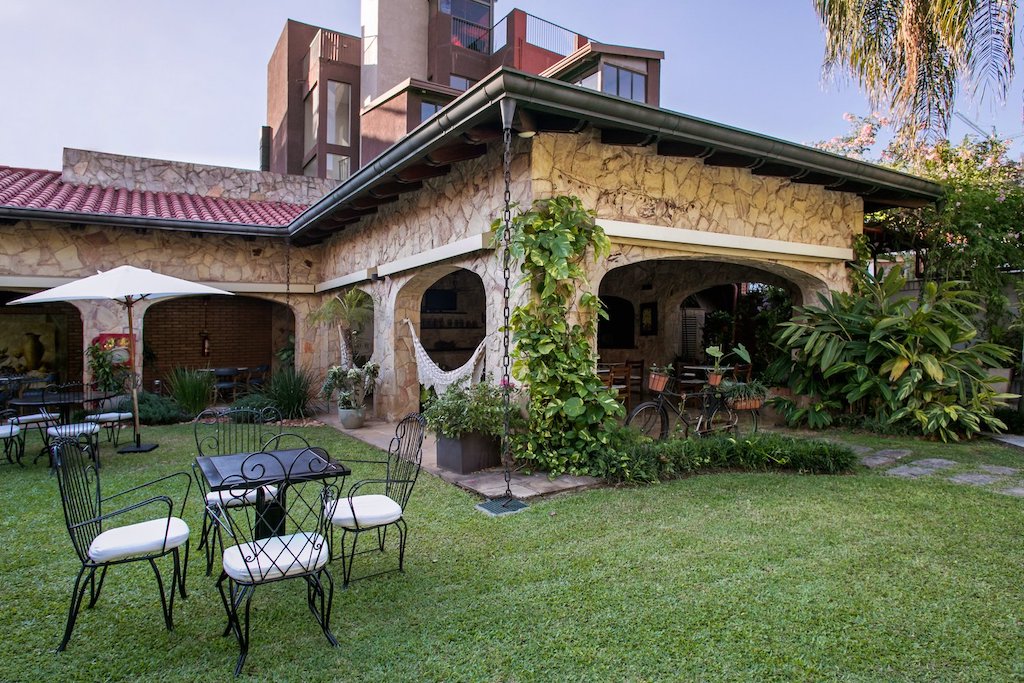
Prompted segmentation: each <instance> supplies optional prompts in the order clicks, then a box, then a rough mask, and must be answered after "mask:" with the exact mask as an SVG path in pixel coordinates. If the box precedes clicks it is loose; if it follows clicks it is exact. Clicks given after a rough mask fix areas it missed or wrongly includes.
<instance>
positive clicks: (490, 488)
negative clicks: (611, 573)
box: [317, 410, 601, 500]
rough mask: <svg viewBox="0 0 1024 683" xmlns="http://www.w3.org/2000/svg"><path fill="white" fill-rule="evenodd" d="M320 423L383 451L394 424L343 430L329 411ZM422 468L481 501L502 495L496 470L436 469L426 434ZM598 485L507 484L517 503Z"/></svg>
mask: <svg viewBox="0 0 1024 683" xmlns="http://www.w3.org/2000/svg"><path fill="white" fill-rule="evenodd" d="M317 418H318V419H319V420H320V421H322V422H323V423H324V424H326V425H329V426H331V427H334V428H335V429H338V430H339V431H341V432H342V433H344V434H345V435H347V436H351V437H352V438H353V439H359V440H360V441H363V442H365V443H368V444H370V445H373V446H376V447H378V448H381V449H384V450H387V448H388V445H389V444H390V443H391V439H392V438H393V437H394V436H395V426H396V423H393V422H384V421H383V420H369V419H368V420H367V421H366V425H365V426H364V427H362V428H361V429H344V428H342V426H341V422H340V421H339V420H338V413H337V411H335V410H330V411H328V412H327V413H324V414H321V415H318V416H317ZM423 469H424V470H426V471H428V472H430V473H431V474H434V475H437V476H438V477H440V478H441V479H443V480H444V481H446V482H448V483H450V484H455V485H456V486H460V487H462V488H464V489H466V490H467V491H470V492H472V493H475V494H477V495H479V496H482V497H484V498H494V497H496V496H501V495H504V493H505V474H504V471H503V470H501V469H500V468H493V469H489V470H481V471H479V472H473V473H471V474H458V473H456V472H450V471H448V470H444V469H441V468H440V467H438V466H437V440H436V439H435V437H434V435H433V434H431V433H429V432H428V433H427V435H426V437H425V438H424V439H423ZM600 483H601V480H600V479H597V478H596V477H583V476H572V475H568V474H563V475H562V476H560V477H556V478H554V479H551V478H549V477H548V476H547V475H544V474H529V475H527V474H519V473H513V474H512V478H511V480H510V481H509V486H510V488H511V490H512V495H513V496H514V497H516V498H518V499H520V500H528V499H530V498H535V497H537V496H546V495H551V494H554V493H561V492H563V491H575V490H581V489H586V488H591V487H594V486H598V485H599V484H600Z"/></svg>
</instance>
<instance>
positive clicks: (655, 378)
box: [647, 363, 674, 391]
mask: <svg viewBox="0 0 1024 683" xmlns="http://www.w3.org/2000/svg"><path fill="white" fill-rule="evenodd" d="M673 372H674V370H673V369H672V364H671V363H669V364H668V365H658V364H656V363H651V367H650V369H649V370H648V371H647V388H648V389H650V390H651V391H665V387H666V386H668V381H669V379H670V378H671V377H672V373H673Z"/></svg>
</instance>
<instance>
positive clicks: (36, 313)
mask: <svg viewBox="0 0 1024 683" xmlns="http://www.w3.org/2000/svg"><path fill="white" fill-rule="evenodd" d="M22 296H25V294H24V293H23V292H9V291H4V292H0V376H2V377H17V376H21V375H30V376H38V377H51V376H55V381H60V382H77V381H81V380H82V379H83V370H84V367H85V357H84V354H85V349H84V348H83V344H82V337H83V334H84V333H83V325H82V315H81V313H79V311H78V309H77V308H75V306H74V305H72V304H70V303H65V302H56V303H47V304H34V305H18V306H8V305H7V302H9V301H13V300H14V299H18V298H20V297H22Z"/></svg>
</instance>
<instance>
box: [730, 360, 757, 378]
mask: <svg viewBox="0 0 1024 683" xmlns="http://www.w3.org/2000/svg"><path fill="white" fill-rule="evenodd" d="M753 372H754V366H753V365H751V364H750V363H740V364H739V365H734V366H733V368H732V378H733V379H734V380H735V381H737V382H749V381H750V376H751V375H752V374H753Z"/></svg>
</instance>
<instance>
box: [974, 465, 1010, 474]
mask: <svg viewBox="0 0 1024 683" xmlns="http://www.w3.org/2000/svg"><path fill="white" fill-rule="evenodd" d="M978 469H979V470H981V471H982V472H987V473H989V474H1001V475H1003V476H1007V477H1010V476H1013V475H1014V474H1017V473H1018V472H1020V470H1019V469H1018V468H1016V467H1004V466H1002V465H978Z"/></svg>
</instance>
